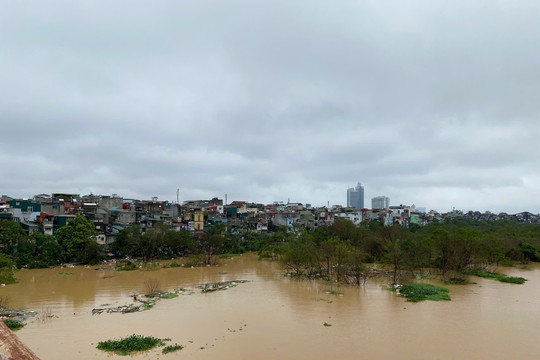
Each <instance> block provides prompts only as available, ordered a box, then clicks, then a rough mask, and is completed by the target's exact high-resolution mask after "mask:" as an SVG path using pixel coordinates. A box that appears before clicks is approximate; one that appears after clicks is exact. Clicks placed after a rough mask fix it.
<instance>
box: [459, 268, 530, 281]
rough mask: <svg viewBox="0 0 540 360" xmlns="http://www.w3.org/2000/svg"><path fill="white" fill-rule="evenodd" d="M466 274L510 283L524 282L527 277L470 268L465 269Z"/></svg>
mask: <svg viewBox="0 0 540 360" xmlns="http://www.w3.org/2000/svg"><path fill="white" fill-rule="evenodd" d="M464 274H466V275H472V276H478V277H481V278H485V279H492V280H497V281H500V282H504V283H510V284H523V283H525V281H527V279H525V278H522V277H513V276H506V275H504V274H497V273H494V272H491V271H485V270H468V271H465V272H464Z"/></svg>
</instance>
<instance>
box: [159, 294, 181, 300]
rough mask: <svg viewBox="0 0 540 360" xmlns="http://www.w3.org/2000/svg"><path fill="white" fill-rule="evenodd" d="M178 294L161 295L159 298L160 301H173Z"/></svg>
mask: <svg viewBox="0 0 540 360" xmlns="http://www.w3.org/2000/svg"><path fill="white" fill-rule="evenodd" d="M177 297H178V294H163V295H161V296H160V298H162V299H174V298H177Z"/></svg>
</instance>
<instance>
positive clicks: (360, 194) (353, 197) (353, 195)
mask: <svg viewBox="0 0 540 360" xmlns="http://www.w3.org/2000/svg"><path fill="white" fill-rule="evenodd" d="M347 207H355V208H357V209H363V208H364V187H363V186H362V185H360V183H358V185H356V187H354V188H349V189H347Z"/></svg>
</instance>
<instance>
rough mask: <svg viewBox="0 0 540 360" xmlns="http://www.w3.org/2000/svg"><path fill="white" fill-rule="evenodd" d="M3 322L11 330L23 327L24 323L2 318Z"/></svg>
mask: <svg viewBox="0 0 540 360" xmlns="http://www.w3.org/2000/svg"><path fill="white" fill-rule="evenodd" d="M4 324H6V326H7V327H8V328H10V330H12V331H17V330H20V329H22V328H23V327H24V323H22V322H20V321H17V320H4Z"/></svg>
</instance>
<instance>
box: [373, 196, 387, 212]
mask: <svg viewBox="0 0 540 360" xmlns="http://www.w3.org/2000/svg"><path fill="white" fill-rule="evenodd" d="M389 207H390V198H388V197H387V196H376V197H374V198H373V199H371V208H372V209H386V210H388V208H389Z"/></svg>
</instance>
